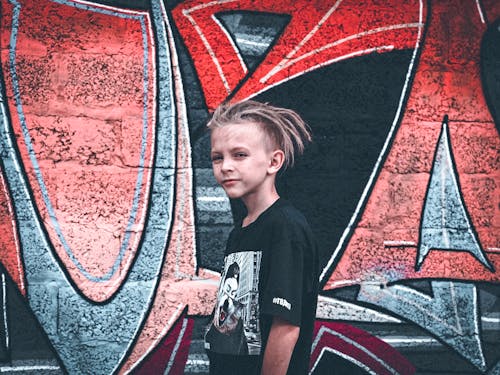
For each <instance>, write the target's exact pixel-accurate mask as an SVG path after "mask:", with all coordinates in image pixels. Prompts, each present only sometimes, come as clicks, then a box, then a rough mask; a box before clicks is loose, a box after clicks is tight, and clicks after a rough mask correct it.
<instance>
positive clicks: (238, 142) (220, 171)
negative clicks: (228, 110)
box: [211, 122, 274, 202]
mask: <svg viewBox="0 0 500 375" xmlns="http://www.w3.org/2000/svg"><path fill="white" fill-rule="evenodd" d="M268 144H269V142H268V140H267V137H266V134H265V133H264V131H263V130H262V129H261V127H260V126H259V125H257V124H255V123H252V122H248V123H245V124H234V125H233V124H230V125H226V126H223V127H220V128H215V129H213V130H212V133H211V159H212V167H213V172H214V176H215V179H216V180H217V182H218V183H219V184H220V185H221V186H222V187H223V189H224V190H225V192H226V194H227V195H228V197H229V198H232V199H235V198H242V199H243V201H244V202H245V200H246V199H252V198H256V199H258V198H259V196H260V194H266V191H267V188H268V187H269V183H272V184H273V185H274V179H273V178H270V177H271V174H270V173H269V167H270V165H271V159H272V154H273V152H272V150H270V147H269V146H268Z"/></svg>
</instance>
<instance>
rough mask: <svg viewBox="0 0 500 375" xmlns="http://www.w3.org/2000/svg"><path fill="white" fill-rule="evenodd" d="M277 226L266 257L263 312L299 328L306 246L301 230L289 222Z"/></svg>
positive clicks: (274, 227) (262, 291)
mask: <svg viewBox="0 0 500 375" xmlns="http://www.w3.org/2000/svg"><path fill="white" fill-rule="evenodd" d="M275 224H277V225H273V228H272V229H273V233H272V237H271V239H272V240H271V245H270V248H269V249H268V253H267V260H268V262H269V269H268V277H267V278H266V280H265V284H264V285H261V293H262V300H261V306H260V311H261V314H266V315H271V316H278V317H280V318H282V319H284V320H286V321H288V322H290V323H291V324H293V325H296V326H300V322H301V311H302V294H303V287H304V283H303V278H304V252H305V246H306V245H305V242H304V240H303V239H301V237H302V236H301V235H300V229H299V228H296V226H294V225H291V224H290V223H289V222H286V221H285V222H279V223H275Z"/></svg>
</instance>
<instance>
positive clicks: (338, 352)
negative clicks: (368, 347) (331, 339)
mask: <svg viewBox="0 0 500 375" xmlns="http://www.w3.org/2000/svg"><path fill="white" fill-rule="evenodd" d="M325 352H329V353H333V354H336V355H338V356H339V357H341V358H344V359H346V360H347V361H349V362H351V363H354V364H355V365H356V366H358V367H360V368H362V369H363V370H365V371H366V372H367V373H368V374H370V375H377V373H376V372H375V371H373V370H372V369H371V368H369V367H368V366H366V365H365V364H364V363H362V362H360V361H358V360H357V359H354V358H353V357H351V356H349V355H347V354H345V353H342V352H340V351H338V350H335V349H333V348H330V347H324V348H323V349H321V352H320V353H319V355H318V358H317V359H316V361H315V362H314V365H313V367H312V368H311V371H309V374H312V373H313V372H314V370H315V369H316V366H318V364H319V363H320V361H321V358H322V357H323V354H325ZM396 374H398V373H397V372H396Z"/></svg>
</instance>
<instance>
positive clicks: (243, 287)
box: [205, 251, 262, 355]
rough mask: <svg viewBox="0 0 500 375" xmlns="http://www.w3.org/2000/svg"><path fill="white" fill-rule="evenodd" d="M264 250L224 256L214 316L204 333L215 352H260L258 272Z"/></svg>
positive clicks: (206, 343) (208, 344)
mask: <svg viewBox="0 0 500 375" xmlns="http://www.w3.org/2000/svg"><path fill="white" fill-rule="evenodd" d="M261 259H262V251H241V252H237V253H231V254H229V255H227V256H226V258H225V259H224V270H223V272H222V275H221V282H220V285H219V291H218V293H217V303H216V306H215V311H214V317H213V320H212V322H211V323H210V325H209V329H208V331H207V333H206V335H205V347H206V348H207V349H209V350H211V351H213V352H217V353H221V354H234V355H259V354H260V350H261V334H260V326H259V271H260V264H261Z"/></svg>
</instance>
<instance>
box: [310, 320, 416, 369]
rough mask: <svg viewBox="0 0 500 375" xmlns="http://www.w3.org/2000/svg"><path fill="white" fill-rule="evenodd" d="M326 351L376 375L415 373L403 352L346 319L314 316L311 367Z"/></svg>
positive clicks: (312, 367)
mask: <svg viewBox="0 0 500 375" xmlns="http://www.w3.org/2000/svg"><path fill="white" fill-rule="evenodd" d="M325 353H332V354H334V355H337V356H339V357H341V358H344V359H346V360H347V361H350V362H352V363H354V364H356V365H357V366H359V367H361V368H362V369H364V370H368V371H370V373H374V374H378V375H385V374H401V375H410V374H414V373H415V367H414V366H413V365H412V364H411V363H410V362H409V361H408V360H407V359H406V358H405V357H404V356H403V355H401V354H400V353H399V352H398V351H397V350H395V349H394V348H393V347H392V346H390V345H389V344H387V343H385V342H384V341H382V340H380V339H379V338H377V337H375V336H372V335H371V334H369V333H368V332H366V331H363V330H361V329H359V328H356V327H354V326H351V325H349V324H345V323H337V322H328V321H321V320H317V321H316V323H315V326H314V334H313V347H312V353H311V362H310V367H311V369H314V367H315V366H316V365H317V364H318V363H319V361H320V360H321V357H322V356H323V355H325ZM332 371H333V369H332Z"/></svg>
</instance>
